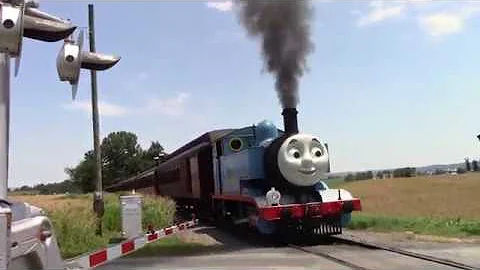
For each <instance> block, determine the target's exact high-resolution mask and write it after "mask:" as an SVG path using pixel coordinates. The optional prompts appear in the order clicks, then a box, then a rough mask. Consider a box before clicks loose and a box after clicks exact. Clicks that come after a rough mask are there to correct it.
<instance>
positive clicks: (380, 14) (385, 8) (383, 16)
mask: <svg viewBox="0 0 480 270" xmlns="http://www.w3.org/2000/svg"><path fill="white" fill-rule="evenodd" d="M405 3H406V2H405ZM405 3H395V4H393V5H392V4H391V3H386V2H384V1H372V2H370V4H369V6H370V9H371V10H370V12H369V13H368V14H367V15H364V16H362V17H360V18H359V19H358V21H357V26H358V27H362V26H366V25H369V24H373V23H378V22H381V21H384V20H387V19H391V18H395V17H398V16H400V15H402V14H403V13H404V12H405V10H406V5H405Z"/></svg>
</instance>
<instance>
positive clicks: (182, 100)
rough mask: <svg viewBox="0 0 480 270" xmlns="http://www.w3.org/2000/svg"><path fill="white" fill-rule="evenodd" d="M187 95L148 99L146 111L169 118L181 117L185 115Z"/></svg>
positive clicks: (188, 96) (188, 95) (180, 94)
mask: <svg viewBox="0 0 480 270" xmlns="http://www.w3.org/2000/svg"><path fill="white" fill-rule="evenodd" d="M189 98H190V94H189V93H179V94H178V95H177V96H175V97H173V98H168V99H157V98H153V99H150V100H149V101H148V103H147V105H146V111H148V112H158V113H161V114H165V115H169V116H182V115H183V114H184V113H185V107H186V105H187V102H188V99H189Z"/></svg>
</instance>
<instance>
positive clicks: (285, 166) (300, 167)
mask: <svg viewBox="0 0 480 270" xmlns="http://www.w3.org/2000/svg"><path fill="white" fill-rule="evenodd" d="M277 160H278V168H279V169H280V172H281V173H282V175H283V177H285V179H286V180H287V181H289V182H290V183H292V184H294V185H297V186H311V185H314V184H315V183H317V182H318V181H319V180H320V178H319V177H320V175H321V174H322V173H324V172H326V171H327V168H328V152H327V150H326V148H325V145H324V144H323V143H321V142H320V140H319V139H318V138H316V137H314V136H311V135H307V134H296V135H293V136H291V137H289V138H287V139H286V140H285V141H284V142H283V144H282V145H281V146H280V149H279V151H278V159H277Z"/></svg>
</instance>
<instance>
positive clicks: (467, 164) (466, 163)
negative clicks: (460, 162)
mask: <svg viewBox="0 0 480 270" xmlns="http://www.w3.org/2000/svg"><path fill="white" fill-rule="evenodd" d="M465 168H466V169H467V172H469V171H471V169H472V167H471V166H470V160H468V158H466V159H465Z"/></svg>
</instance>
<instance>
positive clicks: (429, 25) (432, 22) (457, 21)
mask: <svg viewBox="0 0 480 270" xmlns="http://www.w3.org/2000/svg"><path fill="white" fill-rule="evenodd" d="M418 23H419V25H420V27H421V28H422V29H423V30H425V31H426V32H427V33H428V34H429V35H431V36H434V37H438V36H443V35H450V34H453V33H457V32H459V31H461V30H462V28H463V25H464V19H463V18H462V17H461V16H458V14H447V13H438V14H432V15H428V16H423V17H420V18H419V22H418Z"/></svg>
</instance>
